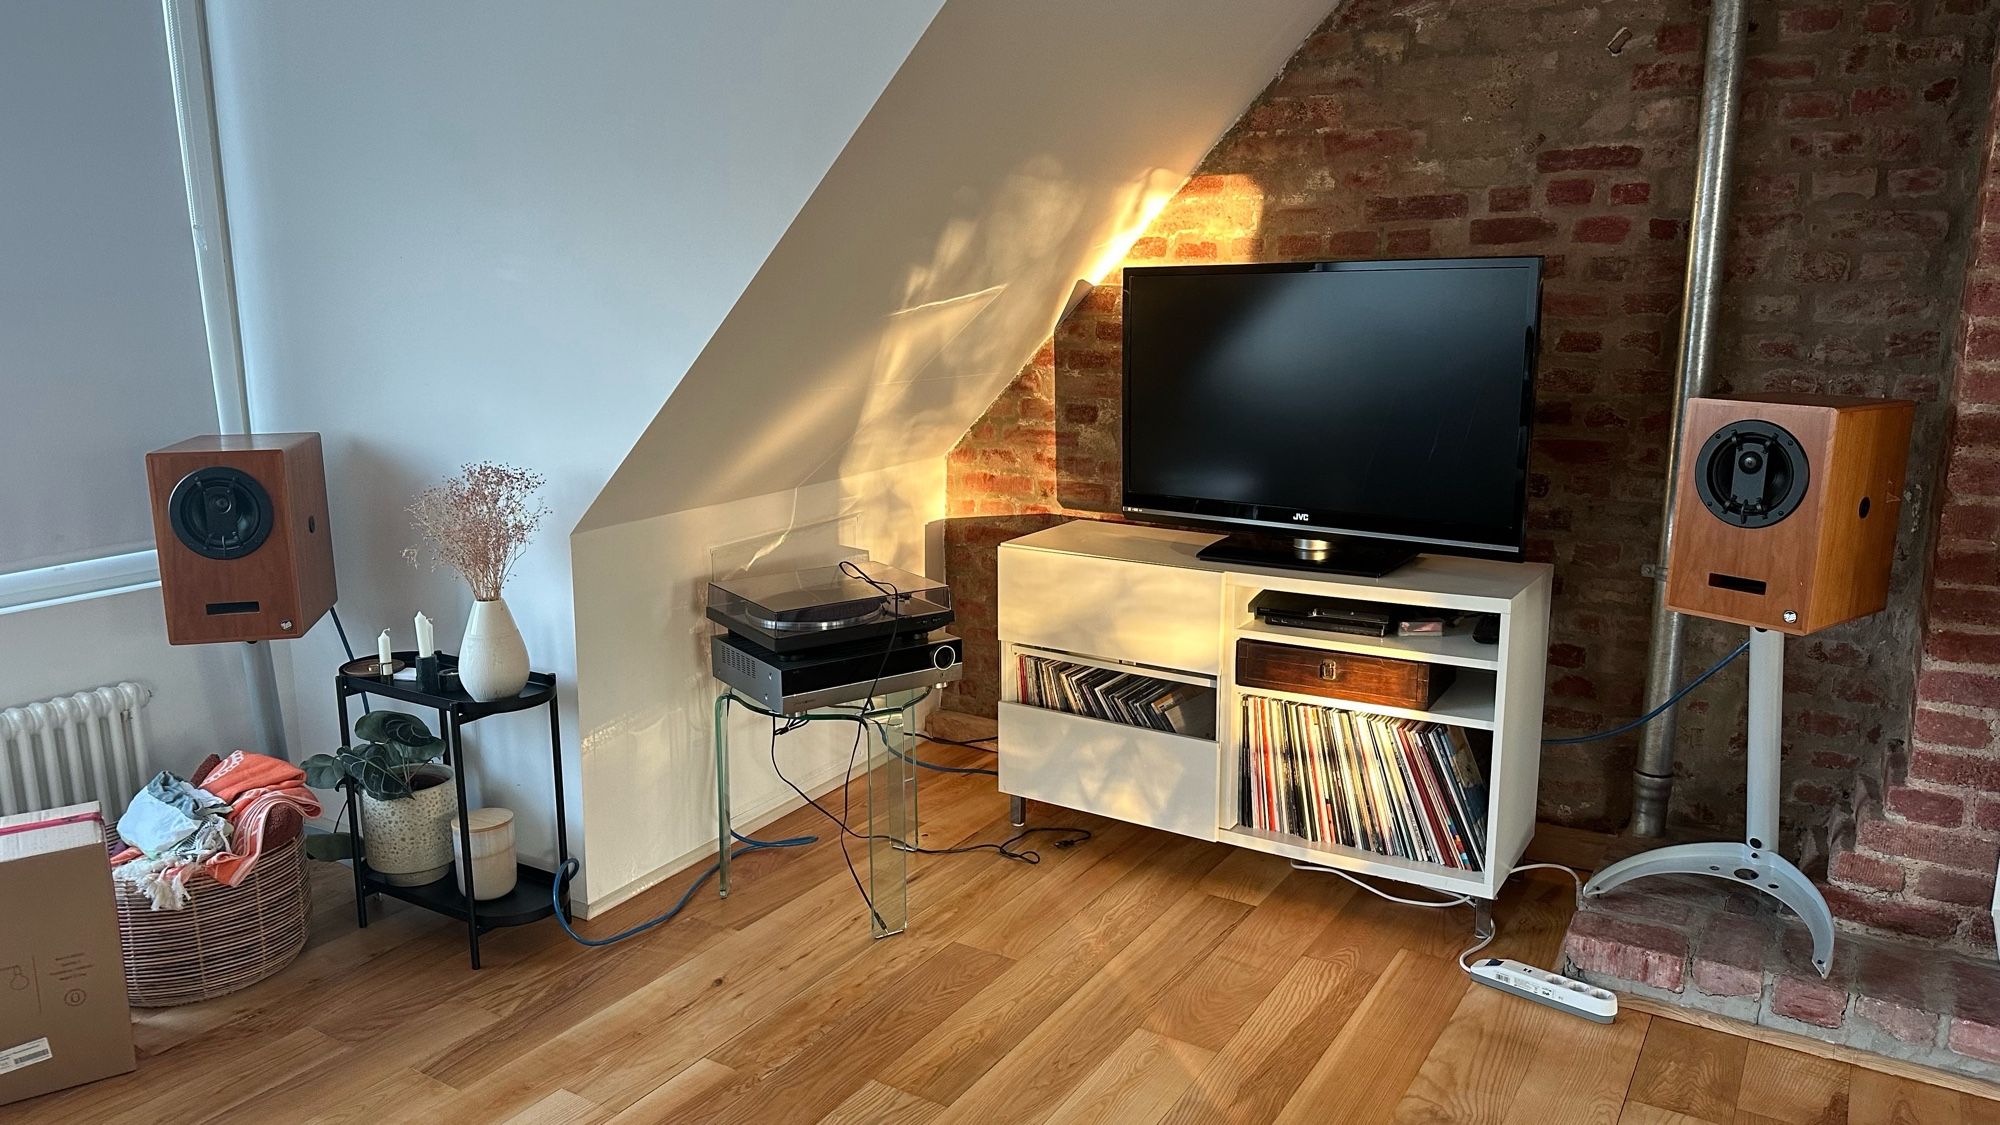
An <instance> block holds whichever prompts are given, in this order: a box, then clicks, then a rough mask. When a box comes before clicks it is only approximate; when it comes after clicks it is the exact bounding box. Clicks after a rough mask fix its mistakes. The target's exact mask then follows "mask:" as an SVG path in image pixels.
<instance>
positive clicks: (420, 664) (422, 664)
mask: <svg viewBox="0 0 2000 1125" xmlns="http://www.w3.org/2000/svg"><path fill="white" fill-rule="evenodd" d="M417 690H419V691H428V692H440V691H443V690H444V673H443V670H442V669H440V668H439V667H438V658H437V653H435V652H433V653H431V654H430V655H429V656H419V657H417Z"/></svg>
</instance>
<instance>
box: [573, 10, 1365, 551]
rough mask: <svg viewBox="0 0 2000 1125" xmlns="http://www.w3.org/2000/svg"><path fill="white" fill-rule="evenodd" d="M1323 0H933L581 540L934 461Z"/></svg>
mask: <svg viewBox="0 0 2000 1125" xmlns="http://www.w3.org/2000/svg"><path fill="white" fill-rule="evenodd" d="M1333 6H1334V5H1333V3H1332V0H1235V2H1233V3H1228V4H1217V3H1213V2H1212V0H950V2H949V3H947V4H946V5H945V6H944V8H943V9H942V10H941V11H940V12H939V13H938V16H937V18H936V19H935V20H934V21H933V22H932V24H931V26H930V28H929V29H928V30H927V31H926V32H925V33H924V36H923V39H922V40H920V41H919V42H918V43H917V46H916V48H915V49H914V50H912V51H911V52H910V57H909V59H908V61H907V62H905V63H904V64H903V67H902V69H901V70H900V71H898V72H897V74H896V77H895V80H894V81H892V82H890V83H889V86H888V88H887V89H886V90H884V91H883V92H882V97H881V99H880V100H879V101H878V102H877V103H876V105H875V108H874V109H873V110H871V111H870V112H869V114H868V118H867V120H866V121H864V122H862V124H861V127H860V128H859V129H858V130H856V132H855V134H854V139H853V140H852V141H851V142H850V143H849V144H848V146H847V148H846V150H845V151H843V152H842V153H841V154H840V159H839V160H837V161H836V162H834V165H833V167H832V168H831V169H829V170H828V172H827V174H826V178H825V180H824V181H823V182H822V183H821V184H820V186H819V188H818V190H817V191H815V192H814V193H813V196H812V199H811V200H810V201H809V202H808V203H807V204H806V206H805V208H804V210H802V211H801V212H800V213H799V217H798V220H797V221H796V222H794V223H793V224H792V227H791V229H790V230H788V231H786V232H785V237H784V239H783V240H782V241H780V242H779V243H778V245H777V247H776V248H775V249H774V250H773V251H772V253H771V257H770V260H769V261H767V262H766V263H765V264H764V267H763V269H761V270H760V271H758V274H757V277H756V280H754V281H753V282H751V284H750V287H749V289H748V290H746V291H745V292H744V294H743V297H742V299H741V300H740V301H738V302H737V303H736V307H735V308H733V309H732V310H730V313H729V317H728V319H727V320H725V321H724V322H723V323H722V326H721V328H720V329H718V330H717V332H716V334H715V338H714V339H713V340H711V341H709V343H708V346H707V347H706V348H705V349H704V350H703V351H702V353H701V356H700V358H699V359H697V360H695V363H694V367H693V368H692V370H690V371H689V372H688V375H687V378H686V379H684V380H683V381H682V382H681V383H680V384H679V385H678V386H677V387H675V389H674V394H673V397H672V398H671V399H670V400H668V401H667V403H666V405H665V406H664V407H663V408H661V409H660V410H659V412H658V417H656V418H654V419H653V420H652V424H651V425H650V426H649V427H648V428H647V429H646V433H645V436H644V437H643V438H641V439H640V441H639V444H638V445H637V446H636V447H635V448H634V449H633V450H632V454H631V456H630V457H628V458H627V459H626V460H625V463H624V464H623V465H622V466H620V468H619V470H618V474H617V476H615V477H614V478H613V479H612V480H611V483H610V484H609V485H607V486H606V488H605V490H604V493H603V495H602V496H600V497H598V499H597V501H596V502H595V503H594V504H592V505H591V508H590V512H589V515H588V516H587V517H586V519H585V522H584V527H585V528H597V527H606V526H610V525H612V524H616V523H620V522H624V521H626V520H632V519H644V518H647V517H650V516H653V515H657V514H660V513H663V512H669V511H674V510H676V509H679V508H691V507H701V506H706V505H710V504H716V503H720V502H723V501H727V500H734V499H738V498H740V497H745V496H759V495H764V494H767V493H772V492H777V491H781V490H784V489H789V488H793V487H796V486H798V485H801V484H807V483H812V482H819V481H829V480H837V479H839V478H841V477H843V476H850V475H853V474H856V473H862V472H867V471H870V470H874V469H878V468H883V467H887V466H891V465H898V464H902V463H905V462H908V461H911V460H915V459H918V458H923V457H942V456H943V455H944V454H945V453H946V452H947V451H948V450H949V449H950V448H951V446H952V445H953V444H954V443H956V442H957V440H958V439H959V437H960V436H962V435H963V434H964V433H965V430H966V428H967V427H968V426H970V425H971V424H972V423H973V422H974V421H975V420H977V419H978V417H979V415H980V413H981V412H982V411H984V410H985V408H986V406H987V405H988V404H989V403H991V402H992V401H993V398H994V396H995V395H997V394H999V392H1000V391H1001V390H1002V389H1003V388H1004V387H1006V385H1007V384H1008V383H1009V382H1010V381H1011V380H1012V379H1013V378H1014V376H1015V375H1016V374H1018V373H1019V371H1020V368H1021V364H1022V363H1024V362H1026V360H1027V359H1028V357H1029V356H1030V355H1032V354H1033V352H1034V350H1035V348H1037V347H1038V346H1040V344H1041V342H1042V341H1043V340H1044V339H1046V338H1047V337H1048V334H1049V331H1050V329H1051V328H1052V327H1053V325H1054V323H1055V321H1056V318H1057V316H1058V314H1059V313H1060V312H1061V311H1062V309H1063V305H1064V302H1065V300H1066V299H1067V298H1068V297H1069V296H1070V294H1071V292H1072V290H1073V289H1074V287H1075V285H1076V283H1077V282H1078V281H1079V280H1084V281H1095V280H1097V279H1098V278H1099V277H1100V276H1102V275H1103V274H1104V272H1105V271H1106V270H1108V269H1110V268H1111V267H1112V266H1115V265H1116V264H1117V263H1118V262H1119V261H1120V260H1122V258H1123V257H1124V254H1125V251H1126V249H1127V248H1128V247H1129V246H1130V244H1131V242H1132V240H1133V239H1134V238H1136V237H1138V235H1139V233H1140V231H1141V230H1142V229H1143V228H1144V227H1145V224H1146V223H1147V221H1148V220H1150V219H1151V218H1152V217H1153V215H1154V214H1156V213H1157V211H1158V208H1159V207H1160V206H1162V205H1163V204H1164V203H1165V202H1166V200H1167V199H1168V198H1169V197H1170V196H1171V195H1172V194H1173V192H1174V190H1175V189H1177V188H1178V187H1179V186H1180V185H1181V183H1182V182H1183V181H1184V180H1185V179H1186V178H1187V174H1188V173H1189V171H1191V170H1192V169H1193V167H1194V165H1195V163H1196V162H1197V161H1199V160H1200V159H1201V157H1202V155H1203V154H1204V153H1206V152H1207V151H1208V150H1209V149H1210V148H1211V147H1212V146H1213V145H1214V144H1215V141H1216V140H1217V138H1219V137H1220V136H1221V135H1222V133H1223V131H1224V130H1225V129H1227V128H1228V127H1229V126H1230V124H1232V123H1233V122H1234V121H1235V120H1236V118H1237V117H1238V116H1240V115H1241V114H1242V112H1243V109H1244V107H1245V106H1247V105H1249V104H1250V100H1251V99H1252V98H1254V97H1255V96H1256V95H1257V93H1258V92H1259V91H1261V90H1262V89H1263V88H1264V87H1265V85H1267V84H1268V83H1269V82H1270V80H1271V78H1272V76H1273V75H1274V74H1276V73H1277V71H1278V69H1279V68H1280V67H1281V66H1283V65H1284V62H1285V60H1286V59H1287V58H1289V57H1290V55H1291V53H1292V52H1293V51H1294V50H1296V49H1297V47H1298V45H1299V43H1300V42H1301V41H1302V40H1304V38H1305V37H1306V35H1307V33H1309V32H1310V31H1311V30H1312V29H1313V27H1314V26H1316V25H1317V24H1318V23H1319V21H1320V20H1322V19H1323V18H1325V16H1326V14H1327V12H1328V10H1329V9H1330V8H1331V7H1333Z"/></svg>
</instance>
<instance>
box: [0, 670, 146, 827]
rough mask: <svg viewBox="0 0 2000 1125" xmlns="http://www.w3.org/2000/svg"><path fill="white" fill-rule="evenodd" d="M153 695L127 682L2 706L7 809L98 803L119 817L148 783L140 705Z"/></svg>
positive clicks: (2, 789)
mask: <svg viewBox="0 0 2000 1125" xmlns="http://www.w3.org/2000/svg"><path fill="white" fill-rule="evenodd" d="M152 697H153V693H152V691H151V690H150V689H148V688H147V687H145V686H144V685H143V684H135V683H133V682H131V681H130V680H127V681H125V682H123V683H117V684H107V685H105V686H104V687H100V688H91V689H90V690H88V691H79V692H76V693H74V694H72V695H59V696H57V697H55V698H54V699H44V700H42V701H41V702H39V703H24V704H22V705H21V706H19V707H8V708H6V709H4V710H0V814H10V813H19V812H31V811H35V810H39V809H52V808H56V807H58V806H61V805H73V804H76V803H77V802H79V801H96V802H97V803H98V804H99V805H100V806H102V807H103V809H104V819H105V820H107V821H115V820H117V819H118V816H119V814H121V813H123V812H124V811H125V804H126V802H128V801H130V800H131V799H132V795H133V794H134V793H137V792H138V791H139V786H140V785H142V784H144V783H145V782H146V781H147V780H148V775H147V773H146V741H145V737H144V735H142V734H141V733H140V728H141V724H140V722H139V709H140V708H142V707H144V706H145V705H146V701H147V700H149V699H151V698H152Z"/></svg>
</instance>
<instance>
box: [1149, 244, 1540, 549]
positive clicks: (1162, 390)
mask: <svg viewBox="0 0 2000 1125" xmlns="http://www.w3.org/2000/svg"><path fill="white" fill-rule="evenodd" d="M1540 294H1541V259H1539V258H1466V259H1453V260H1429V261H1392V262H1309V263H1300V264H1287V265H1251V266H1161V267H1145V268H1139V267H1135V268H1132V269H1128V270H1126V271H1125V308H1124V322H1125V327H1124V333H1125V357H1124V362H1125V414H1124V438H1125V441H1124V451H1125V452H1124V468H1125V485H1124V507H1125V509H1126V510H1127V511H1129V512H1133V513H1137V514H1153V515H1161V516H1167V517H1177V518H1183V519H1193V520H1195V521H1197V522H1201V523H1205V524H1219V525H1223V526H1229V527H1234V528H1236V529H1238V530H1258V529H1264V530H1270V531H1273V532H1278V533H1283V534H1289V535H1292V536H1294V537H1306V536H1340V535H1361V536H1373V537H1379V538H1385V539H1396V540H1403V541H1407V542H1410V543H1414V544H1421V545H1423V547H1424V549H1429V550H1438V549H1442V550H1446V551H1454V552H1462V553H1472V554H1498V555H1503V556H1514V557H1518V556H1519V554H1520V552H1521V548H1522V541H1523V537H1524V510H1525V507H1526V493H1527V459H1528V431H1529V424H1530V422H1531V420H1532V416H1533V410H1534V371H1535V351H1536V333H1537V330H1538V327H1539V323H1540V307H1541V298H1540Z"/></svg>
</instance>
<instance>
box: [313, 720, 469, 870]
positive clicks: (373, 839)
mask: <svg viewBox="0 0 2000 1125" xmlns="http://www.w3.org/2000/svg"><path fill="white" fill-rule="evenodd" d="M354 738H355V742H354V745H352V746H343V747H341V748H340V749H338V750H335V751H334V752H333V753H331V754H314V755H313V756H312V757H310V758H307V759H306V760H305V761H304V762H302V763H300V765H301V766H302V767H303V768H304V769H305V771H306V784H308V785H311V786H313V787H315V788H319V789H333V788H336V787H340V786H346V787H348V788H349V789H352V790H355V791H356V792H358V794H359V804H360V807H361V835H362V841H363V844H364V846H365V848H366V850H367V857H366V858H367V861H368V866H369V868H370V869H371V870H373V871H374V872H375V873H376V874H377V875H380V876H382V878H383V879H385V880H387V881H388V882H390V883H393V884H395V885H396V886H399V887H415V886H420V885H422V884H424V883H429V882H432V881H434V880H437V879H441V878H443V877H444V874H445V872H446V871H448V870H450V869H451V831H450V824H451V817H452V814H453V813H454V812H456V811H457V809H458V803H457V802H456V801H455V800H454V799H453V795H452V788H451V785H450V782H451V780H452V773H451V769H450V767H448V766H445V765H443V764H441V763H440V762H439V761H438V759H439V758H441V757H442V756H443V755H444V740H443V739H440V738H438V737H437V736H436V735H434V734H432V733H431V729H430V728H429V727H427V726H425V725H424V721H423V720H422V719H419V718H417V717H416V716H415V715H406V714H404V713H403V712H401V711H371V712H369V713H368V714H366V715H363V716H361V721H360V722H358V723H355V724H354Z"/></svg>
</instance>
